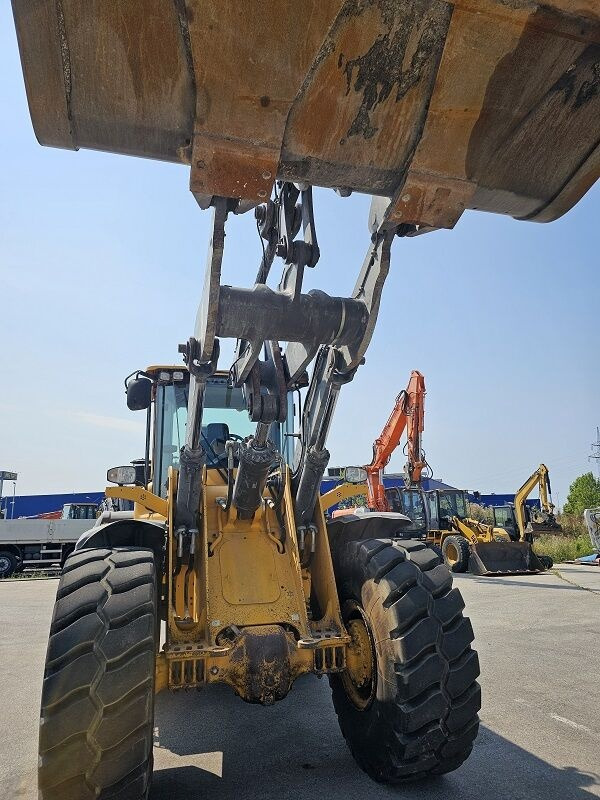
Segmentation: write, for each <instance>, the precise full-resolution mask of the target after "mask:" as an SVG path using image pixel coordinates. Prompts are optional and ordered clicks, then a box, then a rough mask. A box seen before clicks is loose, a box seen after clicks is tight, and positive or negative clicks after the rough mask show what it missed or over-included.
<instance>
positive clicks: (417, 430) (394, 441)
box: [365, 369, 427, 511]
mask: <svg viewBox="0 0 600 800" xmlns="http://www.w3.org/2000/svg"><path fill="white" fill-rule="evenodd" d="M424 419H425V378H424V377H423V375H421V373H420V372H418V371H417V370H416V369H414V370H413V371H412V372H411V373H410V380H409V382H408V386H407V387H406V389H404V390H403V391H402V392H400V394H399V395H398V397H397V398H396V404H395V406H394V410H393V411H392V413H391V414H390V417H389V419H388V421H387V422H386V423H385V425H384V427H383V430H382V431H381V433H380V435H379V437H378V438H377V439H375V442H374V444H373V459H372V461H371V463H370V464H368V465H367V466H366V467H365V469H366V471H367V492H368V493H367V505H368V507H369V508H370V509H371V510H373V511H391V510H392V508H391V505H390V501H389V499H388V497H387V496H386V492H385V488H384V485H383V470H384V469H385V467H386V465H387V464H388V463H389V460H390V458H391V457H392V453H393V452H394V450H395V449H396V448H397V447H398V444H399V443H400V438H401V437H402V434H403V433H404V431H405V430H406V431H407V434H408V445H407V462H406V465H405V467H404V479H405V482H406V485H407V486H414V485H418V484H419V483H420V481H421V475H422V473H423V470H424V469H425V467H426V466H427V462H426V461H425V455H424V453H423V450H422V448H421V434H422V433H423V427H424Z"/></svg>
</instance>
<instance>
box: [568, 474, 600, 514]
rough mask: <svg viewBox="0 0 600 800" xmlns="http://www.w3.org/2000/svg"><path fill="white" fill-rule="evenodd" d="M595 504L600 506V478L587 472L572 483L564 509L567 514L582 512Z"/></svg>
mask: <svg viewBox="0 0 600 800" xmlns="http://www.w3.org/2000/svg"><path fill="white" fill-rule="evenodd" d="M595 506H600V480H598V478H594V476H593V475H592V473H591V472H586V473H585V475H580V476H579V477H578V478H575V480H574V481H573V483H572V484H571V486H570V488H569V496H568V497H567V502H566V503H565V507H564V511H565V513H566V514H582V513H583V511H584V510H585V509H586V508H594V507H595Z"/></svg>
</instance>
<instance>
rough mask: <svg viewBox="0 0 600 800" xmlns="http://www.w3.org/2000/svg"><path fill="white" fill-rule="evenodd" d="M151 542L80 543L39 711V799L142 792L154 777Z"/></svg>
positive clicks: (61, 601) (68, 570) (141, 799)
mask: <svg viewBox="0 0 600 800" xmlns="http://www.w3.org/2000/svg"><path fill="white" fill-rule="evenodd" d="M156 587H157V580H156V570H155V565H154V555H153V552H152V550H149V549H139V548H135V549H134V548H127V547H121V548H117V549H114V550H108V549H94V550H82V551H77V552H74V553H73V554H72V555H71V556H69V558H68V559H67V561H66V563H65V567H64V570H63V574H62V577H61V579H60V583H59V586H58V591H57V593H56V603H55V606H54V614H53V617H52V623H51V626H50V638H49V641H48V652H47V655H46V670H45V673H44V684H43V689H42V707H41V714H40V737H39V762H38V763H39V769H38V787H39V797H40V800H88V798H89V800H92V798H94V800H109V798H110V800H145V798H146V797H147V795H148V791H149V788H150V781H151V777H152V747H153V728H154V672H155V657H156V655H155V654H156V651H157V649H158V624H157V613H156V605H157V588H156Z"/></svg>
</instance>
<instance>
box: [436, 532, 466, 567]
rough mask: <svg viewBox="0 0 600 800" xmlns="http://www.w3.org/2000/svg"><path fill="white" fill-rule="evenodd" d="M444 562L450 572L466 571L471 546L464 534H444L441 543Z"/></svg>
mask: <svg viewBox="0 0 600 800" xmlns="http://www.w3.org/2000/svg"><path fill="white" fill-rule="evenodd" d="M442 554H443V556H444V562H445V564H446V566H447V567H448V569H449V570H450V572H467V571H468V569H469V556H470V555H471V548H470V547H469V543H468V541H467V540H466V539H465V537H464V536H446V538H445V539H444V541H443V543H442Z"/></svg>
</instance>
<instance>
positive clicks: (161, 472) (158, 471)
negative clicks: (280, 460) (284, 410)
mask: <svg viewBox="0 0 600 800" xmlns="http://www.w3.org/2000/svg"><path fill="white" fill-rule="evenodd" d="M188 394H189V386H188V384H187V383H182V384H159V385H158V387H157V392H156V405H155V415H156V416H155V419H156V428H155V440H154V469H153V485H154V492H156V494H160V495H161V496H163V497H164V496H165V495H166V486H167V473H168V469H169V467H170V466H173V467H175V468H177V469H179V456H180V453H181V448H182V447H183V446H184V444H185V435H186V423H187V402H188ZM255 431H256V423H255V422H252V421H251V420H250V417H249V416H248V411H247V410H246V403H245V401H244V397H243V394H242V390H241V389H236V388H232V387H230V386H228V385H227V378H225V377H221V376H214V377H212V378H210V379H209V381H208V383H207V385H206V390H205V393H204V412H203V414H202V445H203V447H204V449H205V451H206V465H207V466H208V467H217V466H221V467H225V465H226V456H225V442H226V441H227V439H229V438H230V437H233V438H234V439H236V438H237V439H245V438H246V437H247V436H250V435H252V434H253V433H254V432H255ZM269 438H270V439H271V441H272V442H273V443H274V444H275V446H276V447H277V449H280V434H279V426H278V425H273V426H272V428H271V432H270V435H269ZM156 477H158V480H159V483H158V486H157V485H156Z"/></svg>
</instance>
